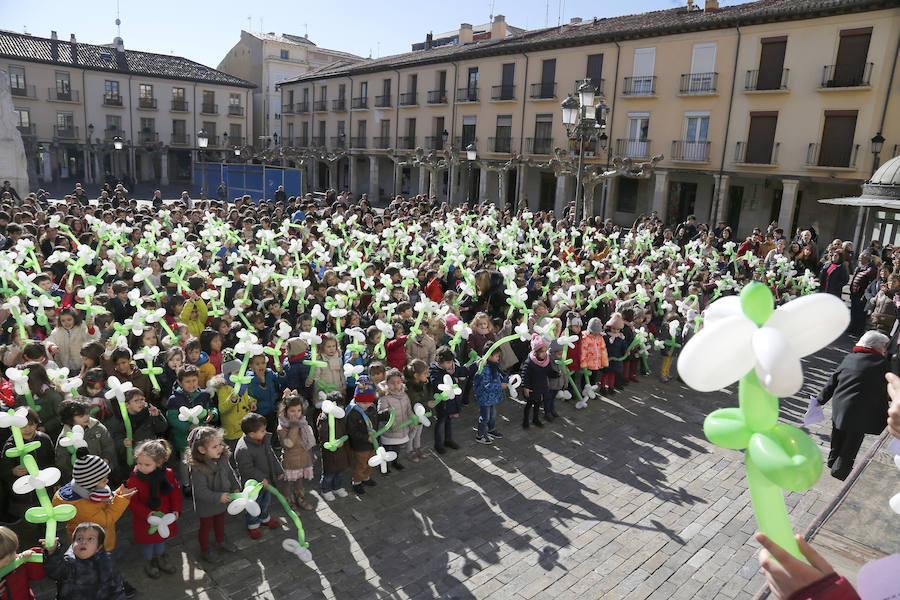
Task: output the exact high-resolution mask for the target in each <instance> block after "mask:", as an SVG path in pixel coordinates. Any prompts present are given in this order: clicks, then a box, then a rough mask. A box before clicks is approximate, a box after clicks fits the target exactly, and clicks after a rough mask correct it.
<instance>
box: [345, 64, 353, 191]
mask: <svg viewBox="0 0 900 600" xmlns="http://www.w3.org/2000/svg"><path fill="white" fill-rule="evenodd" d="M347 79H349V80H350V96H349V97H348V96H346V95H345V96H344V102H346V103H347V104H346V105H345V106H346V107H347V136H346V140H347V187H348V190H347V191H348V192H350V193H351V194H352V193H353V168H352V167H351V166H350V165H351V163H352V162H353V161H354V160H356V159H355V158H354V157H353V154H352V153H351V152H350V148H352V147H353V77H350V76H349V75H348V76H347Z"/></svg>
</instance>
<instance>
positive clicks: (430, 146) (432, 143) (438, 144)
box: [425, 135, 444, 150]
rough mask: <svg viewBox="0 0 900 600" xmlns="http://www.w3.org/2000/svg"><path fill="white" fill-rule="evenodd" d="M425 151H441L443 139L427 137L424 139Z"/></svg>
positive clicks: (432, 136)
mask: <svg viewBox="0 0 900 600" xmlns="http://www.w3.org/2000/svg"><path fill="white" fill-rule="evenodd" d="M425 149H426V150H443V149H444V138H443V137H441V136H439V135H429V136H426V137H425Z"/></svg>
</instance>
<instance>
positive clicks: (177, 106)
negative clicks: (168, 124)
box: [171, 100, 188, 112]
mask: <svg viewBox="0 0 900 600" xmlns="http://www.w3.org/2000/svg"><path fill="white" fill-rule="evenodd" d="M171 110H172V112H187V111H188V101H187V100H172V108H171Z"/></svg>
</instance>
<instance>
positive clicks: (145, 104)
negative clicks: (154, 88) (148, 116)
mask: <svg viewBox="0 0 900 600" xmlns="http://www.w3.org/2000/svg"><path fill="white" fill-rule="evenodd" d="M137 107H138V108H142V109H144V110H156V98H138V105H137Z"/></svg>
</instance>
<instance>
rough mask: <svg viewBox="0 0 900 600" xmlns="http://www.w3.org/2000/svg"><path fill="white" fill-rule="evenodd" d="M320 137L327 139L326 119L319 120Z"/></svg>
mask: <svg viewBox="0 0 900 600" xmlns="http://www.w3.org/2000/svg"><path fill="white" fill-rule="evenodd" d="M319 139H321V140H324V139H325V121H319Z"/></svg>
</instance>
